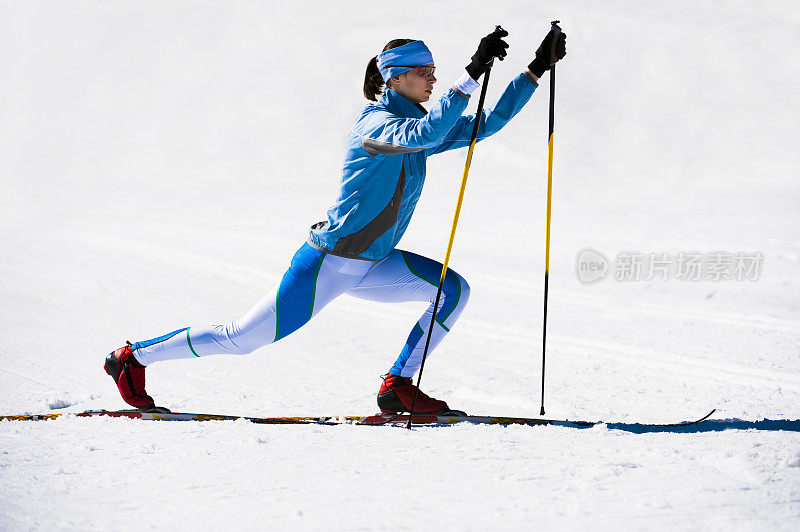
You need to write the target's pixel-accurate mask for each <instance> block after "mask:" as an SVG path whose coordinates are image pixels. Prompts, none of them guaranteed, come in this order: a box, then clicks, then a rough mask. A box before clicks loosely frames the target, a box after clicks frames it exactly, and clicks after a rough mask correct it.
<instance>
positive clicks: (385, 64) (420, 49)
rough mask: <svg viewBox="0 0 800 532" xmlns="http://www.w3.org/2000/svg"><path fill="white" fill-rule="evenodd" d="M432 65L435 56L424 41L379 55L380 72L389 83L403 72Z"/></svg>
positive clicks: (414, 42)
mask: <svg viewBox="0 0 800 532" xmlns="http://www.w3.org/2000/svg"><path fill="white" fill-rule="evenodd" d="M430 63H433V55H432V54H431V51H430V50H428V47H427V46H425V43H424V42H422V41H412V42H410V43H408V44H404V45H403V46H398V47H397V48H392V49H391V50H386V51H385V52H381V53H380V54H378V70H380V71H381V76H383V81H384V82H388V81H389V79H390V78H393V77H395V76H397V75H399V74H402V73H403V72H408V71H409V70H411V69H412V68H414V67H415V66H422V65H428V64H430Z"/></svg>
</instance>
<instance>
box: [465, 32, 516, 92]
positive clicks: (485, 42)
mask: <svg viewBox="0 0 800 532" xmlns="http://www.w3.org/2000/svg"><path fill="white" fill-rule="evenodd" d="M503 37H508V32H507V31H506V30H504V29H503V28H501V27H500V26H497V28H495V30H494V31H493V32H492V33H490V34H489V35H487V36H486V37H484V38H483V39H481V42H480V44H479V45H478V51H477V52H475V55H473V56H472V62H471V63H470V64H468V65H467V73H468V74H469V76H470V77H471V78H472V79H474V80H476V81H477V80H478V78H479V77H481V74H483V73H484V72H486V68H487V67H488V66H489V65H490V64H491V62H492V60H493V59H494V58H495V57H496V58H498V59H500V61H502V60H503V58H504V57H505V56H506V48H508V43H507V42H506V41H504V40H503Z"/></svg>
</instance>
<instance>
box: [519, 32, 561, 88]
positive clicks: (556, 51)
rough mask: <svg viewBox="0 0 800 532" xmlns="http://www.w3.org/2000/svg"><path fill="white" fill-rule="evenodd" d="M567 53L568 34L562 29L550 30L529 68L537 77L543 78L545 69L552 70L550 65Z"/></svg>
mask: <svg viewBox="0 0 800 532" xmlns="http://www.w3.org/2000/svg"><path fill="white" fill-rule="evenodd" d="M565 55H567V34H566V33H563V32H562V31H560V30H559V31H554V30H550V31H549V32H547V36H546V37H545V38H544V40H543V41H542V44H540V45H539V48H538V49H537V50H536V57H534V58H533V61H531V64H529V65H528V69H530V71H531V72H533V73H534V74H535V75H536V77H537V78H541V77H542V74H544V72H545V70H550V65H555V64H556V63H557V62H558V60H559V59H563V58H564V56H565Z"/></svg>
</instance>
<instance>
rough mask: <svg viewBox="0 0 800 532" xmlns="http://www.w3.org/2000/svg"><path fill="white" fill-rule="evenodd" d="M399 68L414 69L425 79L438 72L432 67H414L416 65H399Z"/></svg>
mask: <svg viewBox="0 0 800 532" xmlns="http://www.w3.org/2000/svg"><path fill="white" fill-rule="evenodd" d="M397 66H399V67H405V68H413V69H414V70H415V71H416V72H417V74H419V75H420V76H422V77H424V78H429V77H431V76H432V75H433V73H434V72H436V67H435V66H432V65H423V66H414V65H397Z"/></svg>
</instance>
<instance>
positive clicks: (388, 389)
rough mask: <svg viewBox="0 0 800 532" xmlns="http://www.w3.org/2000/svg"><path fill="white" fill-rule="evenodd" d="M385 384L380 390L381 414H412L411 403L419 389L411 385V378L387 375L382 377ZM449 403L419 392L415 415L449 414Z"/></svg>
mask: <svg viewBox="0 0 800 532" xmlns="http://www.w3.org/2000/svg"><path fill="white" fill-rule="evenodd" d="M382 377H383V383H382V384H381V388H380V390H378V407H379V408H380V409H381V412H386V413H390V412H411V402H412V401H414V392H416V390H417V387H416V386H414V385H413V384H412V383H411V377H400V376H398V375H392V374H391V373H387V374H386V375H382ZM449 411H450V407H449V406H447V403H445V402H444V401H440V400H438V399H434V398H432V397H429V396H428V395H427V394H425V392H423V391H422V390H420V391H419V392H417V402H416V403H415V404H414V414H441V413H444V412H449Z"/></svg>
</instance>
